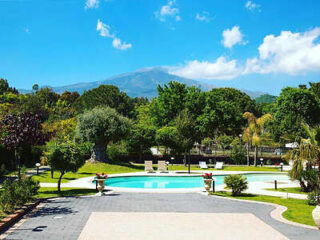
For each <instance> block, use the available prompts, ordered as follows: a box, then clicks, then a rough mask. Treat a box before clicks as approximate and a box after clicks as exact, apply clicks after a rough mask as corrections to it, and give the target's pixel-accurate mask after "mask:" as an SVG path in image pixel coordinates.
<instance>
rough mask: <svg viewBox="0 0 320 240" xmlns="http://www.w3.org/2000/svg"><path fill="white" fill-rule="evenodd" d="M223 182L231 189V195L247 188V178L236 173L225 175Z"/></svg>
mask: <svg viewBox="0 0 320 240" xmlns="http://www.w3.org/2000/svg"><path fill="white" fill-rule="evenodd" d="M224 183H225V184H226V186H227V188H229V189H231V190H232V196H238V195H240V194H241V192H242V191H244V190H246V189H247V188H248V182H247V178H246V177H244V176H242V175H238V174H235V175H230V176H226V177H225V178H224Z"/></svg>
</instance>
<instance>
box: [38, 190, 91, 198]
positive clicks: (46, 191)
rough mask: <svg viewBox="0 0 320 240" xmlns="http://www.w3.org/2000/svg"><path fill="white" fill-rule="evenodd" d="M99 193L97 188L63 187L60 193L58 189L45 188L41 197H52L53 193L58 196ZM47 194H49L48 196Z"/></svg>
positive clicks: (40, 193)
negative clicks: (65, 188)
mask: <svg viewBox="0 0 320 240" xmlns="http://www.w3.org/2000/svg"><path fill="white" fill-rule="evenodd" d="M95 193H97V190H95V189H67V190H64V189H62V190H61V192H60V193H59V192H58V190H44V191H40V192H39V195H40V198H46V197H50V196H52V195H54V196H57V197H74V196H82V195H91V194H95ZM46 195H47V196H46Z"/></svg>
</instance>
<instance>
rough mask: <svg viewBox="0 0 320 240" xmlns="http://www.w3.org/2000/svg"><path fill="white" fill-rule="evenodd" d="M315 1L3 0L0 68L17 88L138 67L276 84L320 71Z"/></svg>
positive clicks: (216, 80) (275, 87) (268, 87)
mask: <svg viewBox="0 0 320 240" xmlns="http://www.w3.org/2000/svg"><path fill="white" fill-rule="evenodd" d="M319 16H320V1H317V0H304V1H292V0H291V1H290V0H252V1H247V0H237V1H234V0H201V1H194V0H169V1H168V0H0V32H1V34H0V53H1V58H0V77H3V78H6V79H8V81H9V83H10V84H11V85H13V86H15V87H18V88H27V89H30V88H31V87H32V85H33V84H34V83H38V84H40V85H51V86H61V85H68V84H72V83H78V82H90V81H99V80H104V79H106V78H108V77H110V76H113V75H115V74H120V73H124V72H130V71H135V70H137V69H140V68H145V67H153V66H166V67H168V69H169V71H170V72H171V73H173V74H177V75H180V76H183V77H188V78H194V79H199V80H201V81H205V82H209V83H212V84H215V85H217V86H232V87H237V88H242V89H248V90H255V91H265V92H269V93H272V94H279V92H280V90H281V88H282V87H284V86H297V85H298V84H305V83H308V82H309V81H320V41H319V40H320V39H319V36H320V17H319Z"/></svg>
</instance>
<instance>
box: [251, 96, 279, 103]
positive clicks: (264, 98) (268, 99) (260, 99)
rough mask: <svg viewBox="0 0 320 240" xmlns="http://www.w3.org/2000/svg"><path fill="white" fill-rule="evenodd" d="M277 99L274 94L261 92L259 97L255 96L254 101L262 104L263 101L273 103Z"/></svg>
mask: <svg viewBox="0 0 320 240" xmlns="http://www.w3.org/2000/svg"><path fill="white" fill-rule="evenodd" d="M276 99H277V97H276V96H272V95H270V94H263V95H261V96H260V97H257V98H256V103H258V104H263V103H273V102H275V101H276Z"/></svg>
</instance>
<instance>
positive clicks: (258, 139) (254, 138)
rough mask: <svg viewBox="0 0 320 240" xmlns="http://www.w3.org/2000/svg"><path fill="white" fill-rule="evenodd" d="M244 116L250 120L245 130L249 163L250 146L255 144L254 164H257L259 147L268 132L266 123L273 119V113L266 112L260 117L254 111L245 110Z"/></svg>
mask: <svg viewBox="0 0 320 240" xmlns="http://www.w3.org/2000/svg"><path fill="white" fill-rule="evenodd" d="M243 117H244V118H246V119H247V121H248V127H247V128H246V129H245V130H244V132H243V140H244V141H245V142H246V144H247V164H248V165H249V164H250V162H249V146H250V145H253V146H254V165H255V166H257V157H258V147H259V146H261V144H262V142H263V140H264V139H266V137H267V134H266V131H265V127H264V126H265V124H266V123H267V122H268V121H270V120H272V116H271V114H265V115H263V116H261V117H260V118H256V117H255V116H254V114H253V113H251V112H245V113H244V114H243Z"/></svg>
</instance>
